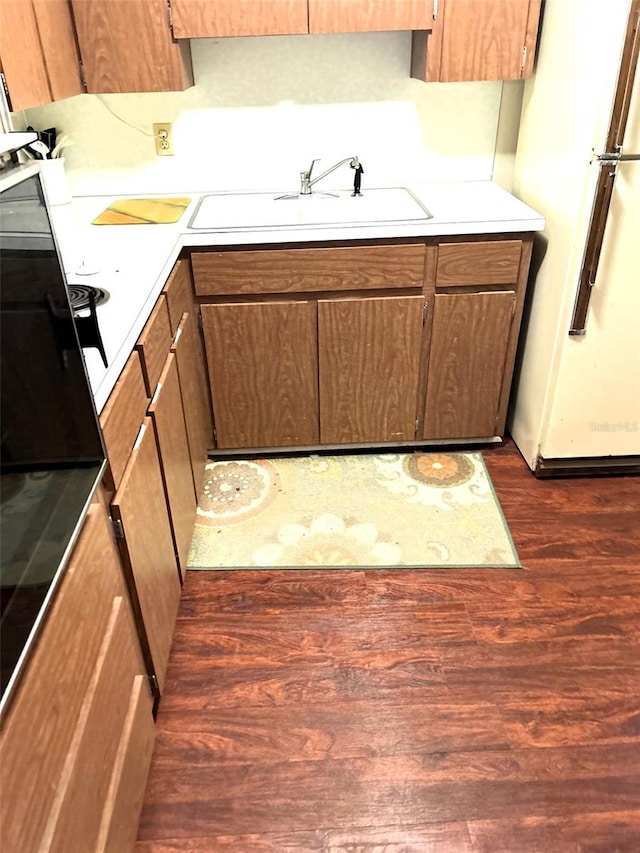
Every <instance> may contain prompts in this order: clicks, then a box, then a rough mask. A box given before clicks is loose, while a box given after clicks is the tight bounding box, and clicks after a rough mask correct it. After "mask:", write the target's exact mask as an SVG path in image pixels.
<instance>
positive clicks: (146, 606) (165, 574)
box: [111, 418, 180, 689]
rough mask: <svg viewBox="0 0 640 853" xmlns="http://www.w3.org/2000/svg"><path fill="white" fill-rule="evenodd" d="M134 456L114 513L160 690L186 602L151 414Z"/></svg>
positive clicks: (124, 477) (126, 473)
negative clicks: (178, 617) (182, 602)
mask: <svg viewBox="0 0 640 853" xmlns="http://www.w3.org/2000/svg"><path fill="white" fill-rule="evenodd" d="M143 426H144V428H145V431H144V434H143V436H142V439H141V441H140V443H139V444H138V446H137V447H136V449H135V450H134V451H133V453H132V454H131V456H130V458H129V462H128V464H127V467H126V469H125V472H124V475H123V477H122V482H121V483H120V487H119V489H118V491H117V492H116V494H115V496H114V498H113V500H112V503H111V513H112V515H114V516H115V517H116V518H119V519H120V520H121V521H122V525H123V528H124V535H125V538H124V539H120V540H118V541H119V544H120V546H121V553H122V557H123V561H124V563H125V566H126V568H127V570H128V572H129V579H130V582H131V585H132V588H133V590H134V593H135V597H136V600H137V605H138V606H139V608H140V612H141V614H142V619H143V621H144V630H145V635H146V639H147V642H148V646H149V651H150V654H151V658H152V661H153V666H154V672H155V675H156V677H157V679H158V684H159V686H160V689H162V685H163V684H164V674H165V670H166V667H167V661H168V659H169V649H170V647H171V640H172V637H173V630H174V625H175V620H176V614H177V612H178V604H179V601H180V580H179V575H178V567H177V562H176V555H175V553H174V550H173V541H172V538H171V526H170V523H169V515H168V511H167V503H166V500H165V496H164V489H163V485H162V474H161V472H160V460H159V458H158V451H157V449H156V442H155V436H154V432H153V425H152V423H151V418H146V419H145V420H144V422H143Z"/></svg>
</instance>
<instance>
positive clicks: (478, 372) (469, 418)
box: [424, 291, 515, 438]
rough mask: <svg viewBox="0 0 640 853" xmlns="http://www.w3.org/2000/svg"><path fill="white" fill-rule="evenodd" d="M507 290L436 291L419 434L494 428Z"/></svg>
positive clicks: (510, 299) (509, 303) (454, 434)
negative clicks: (424, 404)
mask: <svg viewBox="0 0 640 853" xmlns="http://www.w3.org/2000/svg"><path fill="white" fill-rule="evenodd" d="M514 300H515V294H514V292H513V291H498V292H491V293H464V294H462V293H460V294H442V293H439V294H436V297H435V308H434V316H433V327H432V332H431V354H430V358H429V378H428V383H427V402H426V407H425V414H424V438H474V437H478V438H479V437H488V436H492V435H495V434H496V429H497V418H498V406H499V402H500V392H501V390H502V387H503V380H504V367H505V358H506V353H507V345H508V340H509V327H510V325H511V322H512V311H513V307H514Z"/></svg>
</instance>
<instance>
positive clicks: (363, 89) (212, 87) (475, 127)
mask: <svg viewBox="0 0 640 853" xmlns="http://www.w3.org/2000/svg"><path fill="white" fill-rule="evenodd" d="M191 47H192V55H193V62H194V72H195V79H196V85H195V86H194V87H193V88H191V89H189V90H187V91H185V92H178V93H168V94H166V93H162V94H143V95H140V94H136V95H103V96H96V95H80V96H78V97H75V98H70V99H68V100H66V101H61V102H58V103H55V104H51V105H48V106H45V107H40V108H38V109H33V110H28V111H26V112H25V113H24V114H20V115H15V116H14V123H15V126H16V127H20V126H24V125H25V124H32V125H33V126H34V127H36V128H46V127H50V126H52V125H55V126H56V127H57V128H58V131H59V132H60V133H62V132H64V133H70V134H72V135H73V137H74V138H75V140H76V144H75V145H74V146H73V147H72V148H69V149H67V151H66V159H67V172H68V178H69V182H70V185H71V189H72V191H73V192H74V193H76V194H82V193H108V194H113V193H137V192H152V191H160V192H167V191H196V190H211V189H234V188H238V189H249V188H256V189H260V188H264V189H271V188H276V189H288V188H291V189H295V188H297V183H298V173H299V172H300V171H301V170H302V169H304V168H307V167H308V165H309V163H310V161H311V159H312V158H314V157H320V158H322V159H323V162H322V163H319V164H318V168H322V167H323V166H328V165H330V164H331V163H333V162H334V161H336V160H339V159H342V158H343V157H346V156H352V155H354V154H355V155H357V156H359V157H360V158H361V160H362V163H363V165H364V169H365V176H364V182H369V184H370V185H374V186H375V185H379V184H381V183H393V182H398V183H402V182H405V181H407V180H416V179H417V180H451V179H454V180H455V179H464V180H488V179H490V178H491V176H492V171H493V164H494V155H495V152H496V133H497V128H498V118H499V112H500V102H501V92H502V84H501V83H499V82H489V83H448V84H445V83H430V84H425V83H422V82H420V81H418V80H412V79H411V78H410V77H409V62H410V52H411V34H410V33H408V32H393V33H366V34H353V35H313V36H312V35H309V36H282V37H280V36H274V37H269V38H236V39H201V40H197V41H192V42H191ZM513 109H515V107H514V108H513ZM109 110H113V112H115V113H116V114H117V115H118V116H120V117H121V118H122V119H124V120H125V121H127V122H130V123H131V124H134V125H136V127H137V128H139V130H136V129H133V128H131V127H128V126H127V125H126V124H124V123H123V122H122V121H120V120H118V119H117V118H115V117H114V115H112V113H111V112H109ZM503 120H504V116H503ZM154 121H172V122H174V137H175V148H176V156H175V157H166V158H157V157H156V156H155V152H154V145H153V138H152V136H151V124H152V122H154ZM350 178H351V173H350V170H349V169H348V168H347V167H345V171H344V172H341V173H336V181H337V184H338V185H342V183H348V182H349V180H350ZM365 185H366V183H365Z"/></svg>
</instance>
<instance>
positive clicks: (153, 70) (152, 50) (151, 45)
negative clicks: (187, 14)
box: [71, 0, 193, 94]
mask: <svg viewBox="0 0 640 853" xmlns="http://www.w3.org/2000/svg"><path fill="white" fill-rule="evenodd" d="M71 5H72V8H73V16H74V19H75V23H76V31H77V33H78V44H79V46H80V54H81V56H82V63H83V67H84V74H85V78H86V82H87V91H88V92H90V93H92V94H101V93H107V92H171V91H179V90H182V89H187V88H188V87H189V86H192V85H193V72H192V68H191V56H190V51H189V45H188V43H187V42H182V43H178V42H176V41H175V40H174V39H173V37H172V35H171V30H170V28H169V17H168V13H167V2H166V0H72V3H71Z"/></svg>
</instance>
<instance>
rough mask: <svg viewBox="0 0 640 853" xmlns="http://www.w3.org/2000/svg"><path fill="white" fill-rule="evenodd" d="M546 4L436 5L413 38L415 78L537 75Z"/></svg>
mask: <svg viewBox="0 0 640 853" xmlns="http://www.w3.org/2000/svg"><path fill="white" fill-rule="evenodd" d="M540 7H541V0H434V9H433V13H432V20H431V23H430V24H429V25H428V26H427V27H425V28H424V29H423V30H421V31H417V32H414V34H413V49H412V56H411V76H412V77H416V78H417V79H419V80H425V81H426V82H432V81H435V82H442V83H452V82H459V81H462V80H518V79H520V78H522V77H528V76H529V75H530V74H531V73H532V72H533V59H534V54H535V48H536V40H537V36H538V23H539V20H540Z"/></svg>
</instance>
